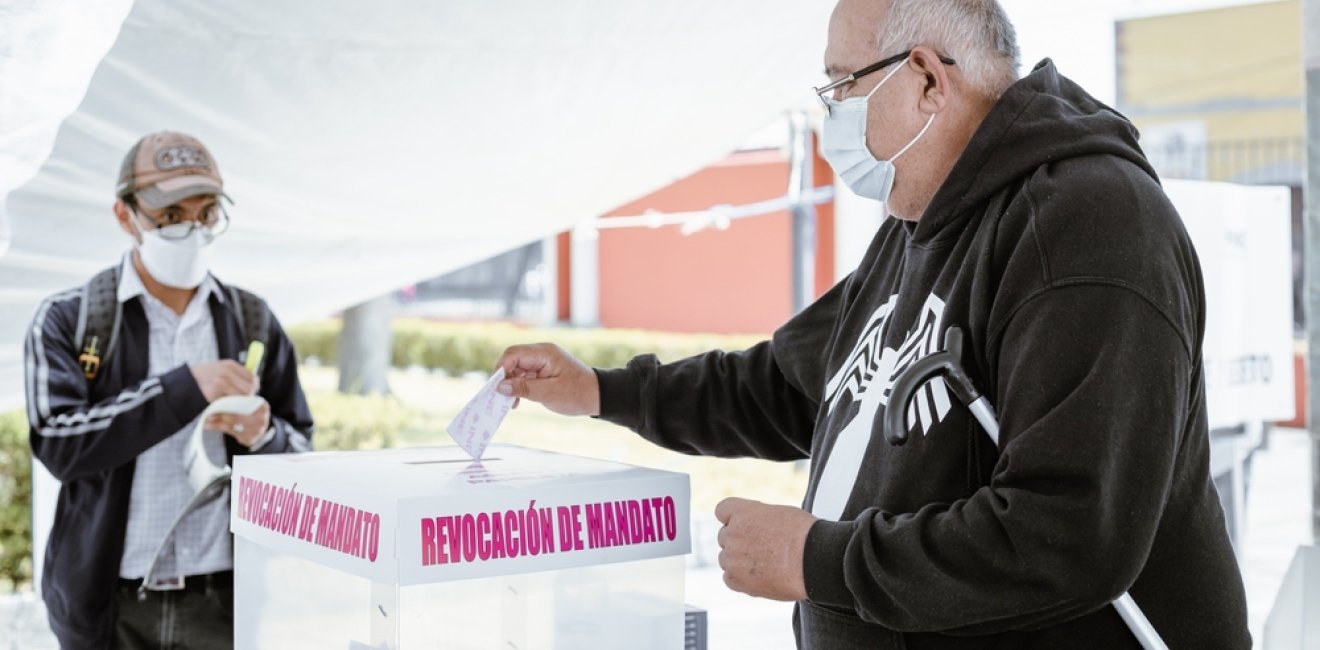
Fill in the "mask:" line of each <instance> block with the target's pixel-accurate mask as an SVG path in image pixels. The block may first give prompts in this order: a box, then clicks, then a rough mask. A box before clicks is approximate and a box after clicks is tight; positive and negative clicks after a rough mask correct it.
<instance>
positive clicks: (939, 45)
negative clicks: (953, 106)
mask: <svg viewBox="0 0 1320 650" xmlns="http://www.w3.org/2000/svg"><path fill="white" fill-rule="evenodd" d="M876 44H877V45H878V46H879V47H880V51H881V53H882V54H885V55H886V56H887V55H888V54H889V53H894V52H902V51H903V50H910V49H912V48H914V47H916V46H918V45H925V46H927V47H931V48H934V49H935V50H937V51H938V52H939V53H940V54H944V55H947V56H950V57H952V58H953V59H954V60H955V61H957V62H958V68H959V69H960V70H962V73H963V76H964V77H965V78H966V79H967V81H968V83H970V84H971V86H972V87H973V88H975V89H976V90H977V91H979V92H981V93H983V94H984V95H985V96H987V97H989V98H991V99H998V98H999V96H1000V95H1002V94H1004V91H1005V90H1007V89H1008V87H1009V86H1011V85H1013V83H1014V82H1015V81H1017V78H1018V65H1019V63H1018V56H1019V54H1018V45H1017V33H1016V32H1015V31H1014V29H1013V23H1011V22H1009V20H1008V15H1007V14H1005V13H1004V8H1003V7H1001V6H999V3H998V2H997V1H996V0H891V1H890V3H889V11H888V13H887V14H886V17H885V23H884V25H882V26H881V28H880V33H879V35H878V39H877V43H876Z"/></svg>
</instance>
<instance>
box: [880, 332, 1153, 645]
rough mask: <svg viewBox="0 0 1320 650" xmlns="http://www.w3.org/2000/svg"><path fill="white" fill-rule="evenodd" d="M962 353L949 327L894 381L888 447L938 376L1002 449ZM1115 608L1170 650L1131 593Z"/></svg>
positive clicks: (1145, 641) (1140, 635) (901, 435)
mask: <svg viewBox="0 0 1320 650" xmlns="http://www.w3.org/2000/svg"><path fill="white" fill-rule="evenodd" d="M962 352H963V334H962V330H961V329H959V328H957V327H950V328H949V329H948V330H946V331H945V332H944V349H943V350H941V351H939V352H935V353H932V354H929V355H927V356H925V357H922V358H921V359H918V360H917V361H915V362H913V364H912V365H911V366H909V367H908V368H907V369H906V370H904V371H903V372H902V374H900V375H899V376H898V378H897V379H895V380H894V387H893V389H892V390H891V391H890V393H889V404H888V405H887V406H886V407H885V414H884V422H883V423H882V426H883V427H884V435H885V440H887V441H889V444H891V445H894V446H899V445H902V444H903V443H905V442H907V438H908V426H907V418H906V416H907V409H908V404H909V403H911V401H912V397H913V395H915V394H916V392H917V389H919V388H921V387H922V386H923V385H925V383H926V382H928V381H930V380H932V379H935V378H936V377H939V378H942V379H944V383H945V385H947V386H948V387H949V390H950V391H953V394H954V395H957V396H958V399H959V401H961V402H962V403H963V404H964V405H966V406H967V408H968V410H970V411H971V412H972V415H973V416H975V417H976V421H977V422H979V423H980V424H981V428H983V429H985V432H986V434H987V435H989V436H990V440H992V441H994V443H995V447H996V448H998V447H999V421H998V420H997V419H996V418H995V410H994V408H993V407H992V406H991V405H990V400H989V399H988V398H986V397H985V396H984V395H982V394H981V393H980V392H979V391H978V390H976V384H975V383H973V382H972V379H971V377H969V376H968V375H967V372H966V371H965V370H963V367H962ZM1114 609H1117V610H1118V615H1119V616H1120V617H1122V618H1123V622H1124V623H1127V626H1128V629H1130V630H1132V634H1133V635H1134V636H1136V637H1137V641H1139V642H1140V643H1141V647H1142V648H1145V650H1168V648H1169V646H1167V645H1165V644H1164V640H1163V639H1161V638H1160V635H1159V632H1156V631H1155V626H1153V625H1151V624H1150V619H1147V618H1146V615H1145V614H1143V613H1142V611H1141V608H1140V607H1137V603H1136V601H1134V600H1132V596H1131V594H1129V593H1128V592H1126V591H1125V592H1123V595H1122V596H1119V597H1118V600H1115V601H1114Z"/></svg>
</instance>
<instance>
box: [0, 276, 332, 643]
mask: <svg viewBox="0 0 1320 650" xmlns="http://www.w3.org/2000/svg"><path fill="white" fill-rule="evenodd" d="M222 289H223V285H222ZM82 293H83V292H82V289H81V288H78V289H72V290H70V291H66V292H63V293H59V294H56V295H54V296H51V297H50V298H47V299H46V300H45V302H43V303H42V304H41V306H40V307H39V308H38V309H37V312H36V315H35V317H34V318H33V321H32V326H31V328H30V329H29V331H28V335H27V340H26V344H25V347H24V356H25V368H26V379H27V410H28V423H29V425H30V427H31V433H30V436H29V438H30V441H31V444H32V453H33V455H34V456H35V457H36V458H37V459H38V460H40V461H41V463H42V464H43V465H45V466H46V468H47V469H48V470H50V472H51V474H53V475H54V476H55V478H56V479H58V480H59V481H60V494H59V501H58V505H57V509H56V512H55V523H54V526H53V528H52V529H51V531H50V538H49V541H48V543H47V546H46V556H45V558H46V559H45V564H44V573H43V576H42V580H41V590H42V598H43V599H44V600H45V601H46V607H47V610H48V613H49V617H50V624H51V629H52V630H53V631H54V632H55V636H56V637H57V638H58V639H59V641H60V645H61V646H63V647H65V648H78V649H79V650H81V649H84V648H86V649H95V648H109V647H110V646H111V644H112V640H113V634H114V622H115V615H116V612H115V601H114V595H115V587H116V584H117V580H118V577H119V564H120V560H121V558H122V555H123V550H124V531H125V529H126V526H127V522H128V504H129V496H130V491H131V488H132V485H133V469H134V462H135V460H136V458H137V456H138V455H139V454H141V453H142V452H144V451H146V450H147V449H149V448H151V447H152V446H153V445H155V444H156V443H158V442H160V441H162V440H164V439H166V438H168V437H170V436H171V435H174V434H175V433H176V432H178V431H179V430H180V429H182V428H184V427H185V426H186V425H188V424H189V423H190V422H192V421H193V420H194V419H195V418H196V417H197V416H198V415H200V414H201V412H202V410H203V409H205V408H206V405H207V401H206V398H205V397H203V395H202V392H201V389H200V388H198V386H197V382H196V380H194V379H193V376H192V373H191V371H189V369H188V368H187V367H186V366H180V367H178V368H175V369H174V370H171V371H169V372H167V373H165V374H163V375H159V376H155V377H148V376H147V368H148V363H149V358H150V357H149V350H148V349H147V346H148V340H149V339H148V336H149V330H148V325H147V319H146V314H145V312H144V311H143V308H142V304H141V302H140V300H141V299H140V298H134V299H132V300H129V301H128V302H126V303H125V304H124V305H123V316H122V322H121V325H120V331H119V335H118V337H117V341H116V342H115V349H114V351H113V353H112V354H108V355H106V362H105V364H104V365H102V367H101V368H100V371H99V373H98V374H97V376H96V378H95V379H94V380H92V381H88V380H87V379H86V377H85V376H84V375H83V370H82V367H81V366H80V365H79V363H78V357H79V355H80V354H81V350H79V346H80V342H79V341H75V340H74V337H75V330H76V324H77V321H78V310H79V307H80V305H81V303H82V299H83V298H82ZM210 307H211V315H212V320H213V321H214V324H215V335H216V344H217V347H218V350H219V352H220V358H221V359H235V360H237V358H238V355H239V353H240V352H241V351H243V350H245V349H246V348H247V344H248V341H246V340H245V339H244V334H243V332H242V329H241V327H240V325H239V318H238V316H237V315H236V314H234V312H233V311H232V310H231V308H230V305H228V303H227V302H225V301H221V300H219V299H217V298H216V297H215V296H214V295H212V297H211V299H210ZM269 339H270V340H268V341H266V353H265V357H264V361H263V366H264V367H263V369H262V371H261V389H260V395H261V396H262V397H264V398H265V399H266V401H267V402H269V403H270V408H271V424H272V426H274V427H275V437H274V438H273V439H272V440H271V441H270V442H269V443H268V444H267V445H265V446H264V447H262V448H261V449H260V451H259V452H258V453H263V454H267V453H284V452H290V451H300V450H306V449H309V448H310V441H311V435H312V417H311V413H310V412H309V410H308V408H307V400H306V398H305V397H304V395H303V391H302V386H301V385H300V384H299V382H298V366H297V360H296V357H295V355H294V350H293V344H292V343H291V342H290V341H289V339H288V337H287V336H286V335H285V333H284V330H283V329H282V328H281V327H280V325H279V323H278V321H277V320H276V319H275V318H274V317H273V316H272V317H271V323H270V333H269ZM105 352H107V351H103V352H102V353H103V354H105ZM225 447H226V450H227V455H228V456H229V457H230V458H231V459H232V457H233V456H234V455H235V454H244V453H248V450H247V449H246V448H244V447H242V446H241V445H239V444H238V443H237V442H235V441H234V440H233V439H231V438H228V437H226V438H225Z"/></svg>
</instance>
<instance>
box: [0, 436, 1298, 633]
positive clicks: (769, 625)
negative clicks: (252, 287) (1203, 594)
mask: <svg viewBox="0 0 1320 650" xmlns="http://www.w3.org/2000/svg"><path fill="white" fill-rule="evenodd" d="M1309 445H1310V441H1309V440H1308V438H1307V436H1306V434H1305V432H1303V431H1299V430H1295V429H1276V430H1274V432H1272V433H1271V435H1270V439H1269V445H1268V447H1266V448H1265V449H1262V450H1261V451H1259V452H1257V455H1256V456H1255V459H1254V466H1253V467H1252V472H1251V485H1250V490H1249V492H1248V494H1247V526H1246V531H1245V534H1244V537H1243V540H1242V545H1241V546H1242V548H1241V553H1240V558H1241V561H1242V567H1243V576H1244V579H1245V582H1246V586H1247V604H1248V608H1249V614H1250V617H1251V630H1252V636H1253V637H1255V638H1256V639H1257V640H1259V639H1260V638H1261V630H1262V629H1263V628H1264V624H1265V620H1266V617H1267V615H1268V613H1269V611H1270V609H1271V608H1272V607H1273V604H1274V598H1275V595H1276V593H1277V591H1278V588H1279V584H1280V582H1281V581H1282V580H1283V576H1284V572H1285V571H1287V568H1288V564H1289V562H1290V561H1291V560H1292V557H1293V553H1294V551H1295V550H1296V548H1297V546H1298V545H1303V544H1311V543H1312V539H1311V535H1310V521H1309V517H1310V447H1309ZM713 530H714V527H713V525H712V522H711V521H705V520H700V521H698V522H696V526H695V527H694V531H693V532H694V543H695V544H696V545H697V546H698V552H697V553H695V554H694V555H693V557H692V558H691V560H690V561H689V569H688V574H687V602H689V603H691V604H692V605H694V606H697V607H700V608H702V609H705V610H707V612H708V626H709V627H708V631H709V637H708V638H709V646H708V647H709V648H711V650H724V649H726V648H763V649H765V650H774V649H776V648H784V649H789V648H792V647H793V634H792V628H791V624H790V619H789V617H790V614H791V611H792V605H791V604H788V603H776V602H771V601H764V600H757V599H754V598H749V597H747V596H743V595H741V594H737V593H733V592H731V591H729V590H728V589H726V588H725V587H724V583H723V581H722V579H721V574H720V571H719V569H718V568H717V567H715V566H713V564H714V563H713V558H714V557H715V555H714V549H713V548H712V547H711V546H712V544H713V536H714V534H713ZM1317 614H1320V612H1318V613H1317ZM55 648H56V644H55V642H54V640H53V639H52V638H51V636H50V632H49V630H48V628H47V627H46V617H45V611H44V609H43V608H42V606H41V603H40V601H39V600H37V599H36V598H35V596H34V595H33V594H31V593H30V592H29V593H21V594H13V595H5V596H0V650H55Z"/></svg>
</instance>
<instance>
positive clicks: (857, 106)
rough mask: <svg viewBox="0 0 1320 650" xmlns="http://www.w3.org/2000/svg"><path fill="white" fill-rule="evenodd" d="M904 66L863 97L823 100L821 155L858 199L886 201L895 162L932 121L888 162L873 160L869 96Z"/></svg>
mask: <svg viewBox="0 0 1320 650" xmlns="http://www.w3.org/2000/svg"><path fill="white" fill-rule="evenodd" d="M904 63H906V60H904V61H903V62H900V63H899V64H898V65H896V66H894V69H893V70H890V71H889V74H887V75H885V78H884V79H881V80H880V83H879V84H876V87H875V88H872V89H871V92H869V93H867V94H866V96H864V97H849V98H847V99H843V100H835V99H833V98H831V97H826V98H825V101H826V102H828V103H829V106H830V112H829V115H826V116H825V126H824V133H823V134H822V135H821V153H822V154H823V155H824V156H825V160H826V162H828V163H829V164H830V167H831V168H833V169H834V173H835V174H838V175H839V178H842V179H843V182H844V183H845V184H847V185H848V189H850V190H852V191H853V193H854V194H856V195H857V196H861V197H865V198H868V199H875V200H876V201H880V202H881V203H888V202H889V193H890V191H891V190H893V189H894V161H895V160H898V157H899V156H901V155H903V154H904V153H905V152H907V150H908V149H911V148H912V145H914V144H916V143H917V140H920V139H921V136H923V135H925V134H926V129H929V128H930V125H931V123H932V122H934V121H935V115H934V114H932V115H931V116H930V119H928V120H926V126H923V127H921V131H920V132H919V133H917V136H916V137H915V138H912V140H911V141H910V142H908V143H907V145H906V146H904V147H903V148H902V149H899V150H898V153H896V154H894V157H893V158H890V159H889V160H876V158H875V156H874V155H872V154H871V150H870V149H869V148H867V146H866V112H867V106H868V105H869V104H870V103H871V96H872V95H874V94H875V91H877V90H880V87H881V86H884V85H885V82H887V81H889V79H890V77H893V76H894V75H895V74H896V73H898V71H899V70H902V69H903V64H904Z"/></svg>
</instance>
